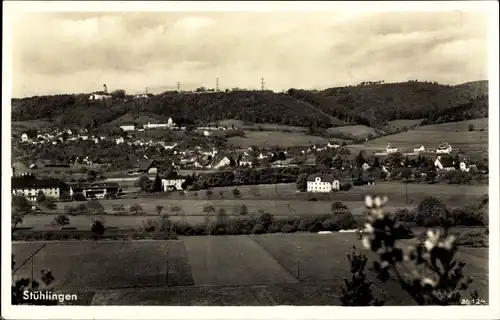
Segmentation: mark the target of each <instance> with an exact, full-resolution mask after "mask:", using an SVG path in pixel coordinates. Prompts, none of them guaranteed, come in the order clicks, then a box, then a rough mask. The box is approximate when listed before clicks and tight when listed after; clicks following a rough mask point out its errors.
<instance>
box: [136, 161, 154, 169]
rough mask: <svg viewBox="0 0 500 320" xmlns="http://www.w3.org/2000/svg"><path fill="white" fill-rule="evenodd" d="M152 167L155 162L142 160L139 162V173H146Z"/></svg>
mask: <svg viewBox="0 0 500 320" xmlns="http://www.w3.org/2000/svg"><path fill="white" fill-rule="evenodd" d="M153 165H156V161H155V160H151V159H142V160H141V161H139V171H148V170H149V169H150V168H151V167H152V166H153Z"/></svg>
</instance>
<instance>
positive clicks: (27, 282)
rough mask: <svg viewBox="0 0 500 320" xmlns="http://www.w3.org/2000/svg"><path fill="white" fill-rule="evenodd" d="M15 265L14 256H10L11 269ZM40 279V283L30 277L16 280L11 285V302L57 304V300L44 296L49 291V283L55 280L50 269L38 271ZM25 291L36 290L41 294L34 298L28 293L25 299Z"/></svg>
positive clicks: (42, 304)
mask: <svg viewBox="0 0 500 320" xmlns="http://www.w3.org/2000/svg"><path fill="white" fill-rule="evenodd" d="M15 266H16V263H15V261H14V256H12V270H14V267H15ZM40 280H41V281H40V282H41V284H40V282H39V281H37V280H35V279H30V278H22V279H19V280H16V282H15V283H14V284H13V285H12V286H11V304H12V305H23V304H24V305H38V306H49V305H57V300H54V299H49V298H46V296H47V294H50V292H51V288H50V285H51V284H52V283H53V282H54V280H55V278H54V276H53V275H52V271H50V269H42V270H41V272H40ZM26 292H38V293H42V295H39V297H38V299H34V298H32V297H31V295H28V299H25V293H26Z"/></svg>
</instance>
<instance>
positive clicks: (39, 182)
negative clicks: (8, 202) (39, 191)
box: [11, 176, 61, 189]
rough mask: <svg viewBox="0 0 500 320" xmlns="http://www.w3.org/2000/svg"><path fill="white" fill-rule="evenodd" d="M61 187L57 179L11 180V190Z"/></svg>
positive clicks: (21, 178) (22, 178) (27, 178)
mask: <svg viewBox="0 0 500 320" xmlns="http://www.w3.org/2000/svg"><path fill="white" fill-rule="evenodd" d="M60 185H61V181H60V180H58V179H37V178H35V177H33V176H27V177H13V178H12V179H11V188H12V189H25V188H57V187H59V186H60Z"/></svg>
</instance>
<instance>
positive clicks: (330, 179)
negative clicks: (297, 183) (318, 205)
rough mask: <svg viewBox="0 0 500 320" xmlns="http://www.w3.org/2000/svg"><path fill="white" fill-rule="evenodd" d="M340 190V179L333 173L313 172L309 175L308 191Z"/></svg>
mask: <svg viewBox="0 0 500 320" xmlns="http://www.w3.org/2000/svg"><path fill="white" fill-rule="evenodd" d="M337 190H340V181H339V179H338V178H337V177H334V176H333V175H320V174H311V175H309V177H307V192H332V191H337Z"/></svg>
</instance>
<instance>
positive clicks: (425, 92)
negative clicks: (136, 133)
mask: <svg viewBox="0 0 500 320" xmlns="http://www.w3.org/2000/svg"><path fill="white" fill-rule="evenodd" d="M487 87H488V83H487V82H485V81H479V82H470V83H464V84H461V85H457V86H449V85H440V84H437V83H431V82H415V81H410V82H403V83H387V84H384V83H364V84H362V85H358V86H348V87H339V88H330V89H326V90H323V91H308V90H298V89H290V90H289V91H288V92H287V93H273V92H271V91H244V90H241V91H232V92H217V93H213V92H212V93H177V92H165V93H163V94H159V95H155V96H153V97H151V98H150V99H145V100H138V99H133V98H131V97H130V96H127V97H126V98H114V99H109V100H106V101H90V100H89V99H88V96H87V95H85V94H78V95H70V94H67V95H55V96H35V97H29V98H22V99H12V120H13V121H31V120H47V121H49V122H50V123H53V124H56V125H59V126H79V127H86V128H98V127H101V126H102V125H105V124H109V125H113V126H114V125H118V124H121V123H124V122H130V121H132V122H134V119H135V120H141V121H142V120H143V119H151V120H161V119H165V118H167V117H172V119H173V120H174V121H175V122H177V123H179V124H194V123H211V122H217V121H220V120H225V119H234V120H239V121H242V122H243V123H246V124H254V123H261V124H275V125H287V126H300V127H318V128H324V129H326V128H331V127H339V126H350V125H354V126H356V125H362V126H366V127H372V128H376V129H382V130H384V128H385V127H387V125H388V123H389V121H392V120H399V119H424V120H425V119H429V120H428V122H429V121H430V122H429V123H437V122H436V121H448V119H449V121H453V120H452V117H451V114H452V113H454V112H456V111H457V110H460V112H461V114H463V116H464V117H465V118H464V119H469V118H470V119H473V118H474V117H485V116H487V113H486V115H485V112H484V110H485V108H486V110H487V99H486V98H485V97H484V96H485V92H486V93H487ZM473 101H474V102H473ZM485 102H486V105H484V103H485ZM469 103H471V104H474V107H475V106H477V105H481V110H482V111H479V112H469V111H468V110H469V109H470V108H472V105H471V106H469V107H467V106H468V104H469ZM447 114H450V116H447ZM141 121H137V122H141ZM151 122H156V121H151Z"/></svg>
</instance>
